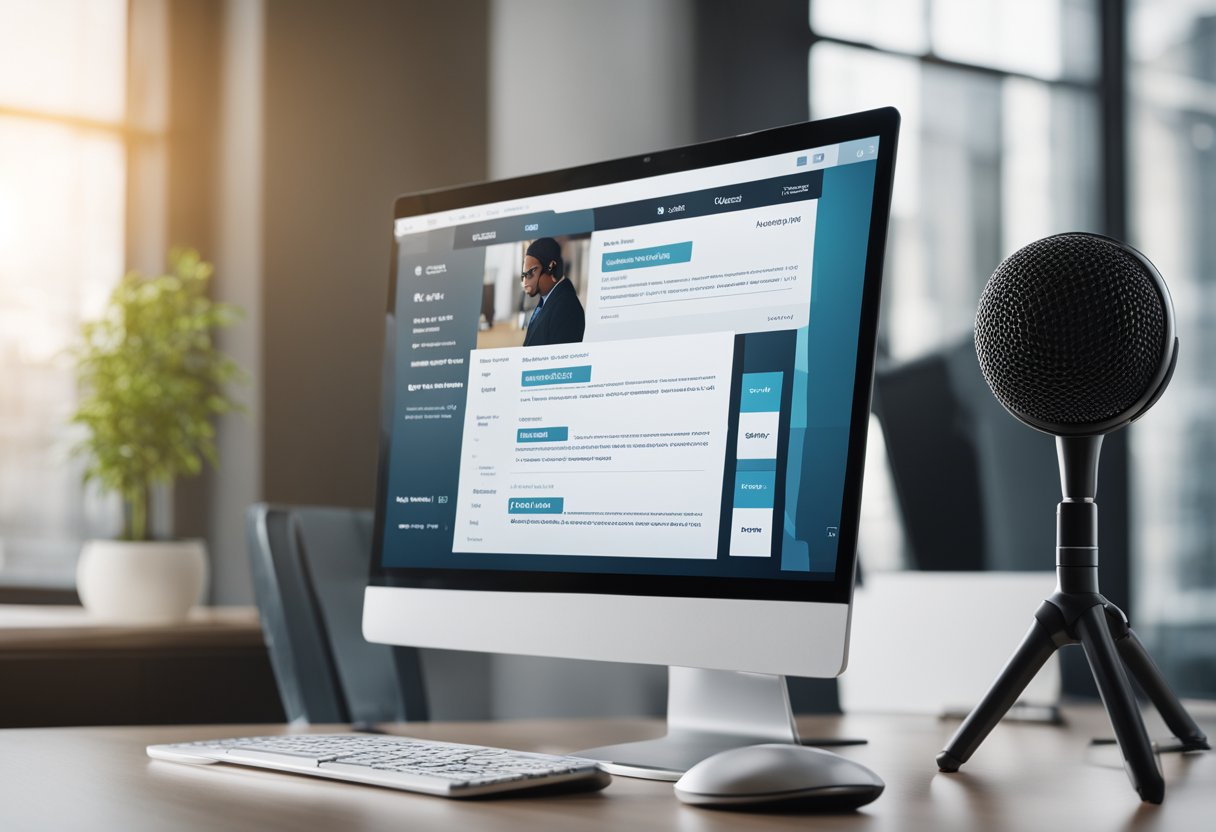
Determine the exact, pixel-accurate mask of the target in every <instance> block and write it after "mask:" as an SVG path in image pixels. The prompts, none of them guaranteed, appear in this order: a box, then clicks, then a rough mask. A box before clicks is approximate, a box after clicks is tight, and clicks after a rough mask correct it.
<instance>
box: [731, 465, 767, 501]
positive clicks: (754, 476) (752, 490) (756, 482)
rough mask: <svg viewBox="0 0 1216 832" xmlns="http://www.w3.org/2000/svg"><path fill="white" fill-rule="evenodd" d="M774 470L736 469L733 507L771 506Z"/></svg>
mask: <svg viewBox="0 0 1216 832" xmlns="http://www.w3.org/2000/svg"><path fill="white" fill-rule="evenodd" d="M776 479H777V473H776V472H775V471H736V472H735V508H772V507H773V493H774V492H773V484H774V482H775V481H776Z"/></svg>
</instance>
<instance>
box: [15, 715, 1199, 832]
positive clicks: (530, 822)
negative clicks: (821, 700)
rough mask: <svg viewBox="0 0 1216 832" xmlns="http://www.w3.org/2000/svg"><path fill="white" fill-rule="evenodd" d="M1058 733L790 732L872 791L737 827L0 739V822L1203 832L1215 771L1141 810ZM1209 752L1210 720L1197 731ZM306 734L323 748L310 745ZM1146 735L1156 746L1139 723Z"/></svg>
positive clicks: (74, 735)
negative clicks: (951, 765)
mask: <svg viewBox="0 0 1216 832" xmlns="http://www.w3.org/2000/svg"><path fill="white" fill-rule="evenodd" d="M1067 713H1068V717H1069V726H1068V727H1066V728H1053V727H1049V726H1042V725H1016V724H1005V725H1001V726H999V727H998V728H997V729H996V730H995V731H994V732H993V734H992V735H991V736H990V737H989V738H988V741H987V742H986V743H985V744H984V746H982V747H981V748H980V750H979V752H977V754H976V756H975V757H974V758H973V759H972V760H971V762H970V763H968V765H967V766H966V767H964V769H963V771H962V772H961V773H959V774H953V775H947V774H940V773H938V771H937V769H936V766H935V765H934V761H933V759H934V755H935V754H936V753H937V751H938V750H939V749H941V747H942V745H943V743H944V742H945V740H946V739H947V737H948V735H949V733H950V732H951V731H952V730H953V728H954V727H955V723H952V722H941V721H938V720H936V719H932V718H928V717H907V716H898V717H897V716H851V717H840V718H837V717H816V718H808V719H802V720H800V726H801V728H802V731H803V734H804V735H805V736H812V735H816V736H855V735H861V736H865V737H868V738H869V740H870V743H869V745H865V746H855V747H846V748H842V749H840V751H841V753H842V754H845V755H847V756H849V757H852V758H854V759H857V760H859V761H861V762H863V763H865V764H867V765H869V766H870V767H872V768H873V769H874V770H876V771H877V772H878V773H879V774H880V776H882V777H883V778H884V779H885V780H886V782H887V790H886V792H885V793H884V794H883V795H882V797H880V798H879V799H878V800H877V801H876V802H874V803H872V804H870V805H869V806H867V807H865V808H864V809H863V810H862V811H860V812H857V813H853V814H846V815H826V816H807V815H748V814H743V813H736V812H720V811H712V810H705V809H696V808H693V807H690V806H684V805H682V804H680V803H679V802H678V801H677V800H676V799H675V797H674V796H673V794H672V791H671V784H670V783H659V782H653V781H644V780H634V779H630V778H625V777H617V778H615V779H614V781H613V783H612V785H611V786H609V787H608V788H607V789H606V790H605V791H603V792H600V793H598V794H590V795H586V794H584V795H562V796H552V797H544V798H511V799H507V800H493V801H479V802H467V803H462V802H459V801H453V800H443V799H440V798H433V797H425V796H421V795H412V794H407V793H401V792H394V791H390V790H387V789H377V788H372V787H366V786H357V785H353V784H347V783H337V782H330V781H325V780H319V779H313V778H304V777H296V776H292V775H287V774H278V773H274V772H265V771H257V770H248V769H240V768H236V767H221V766H211V767H197V768H196V767H191V766H182V765H177V764H173V763H165V762H159V761H152V760H149V759H147V757H146V756H145V755H144V751H143V749H144V746H145V745H147V744H150V743H161V742H176V741H183V740H189V739H202V738H206V737H218V736H240V735H249V734H256V733H282V732H283V731H284V730H285V728H284V727H283V726H249V725H245V726H236V727H234V726H215V725H212V726H184V727H164V726H161V727H141V728H127V727H124V728H49V729H48V728H40V729H13V730H5V731H0V748H3V753H2V754H0V784H2V785H0V818H2V819H3V827H4V829H5V830H18V829H21V830H24V829H77V828H79V829H114V830H144V829H174V830H179V832H190V830H194V829H216V828H223V829H225V830H274V829H284V830H293V832H296V831H297V830H310V829H324V830H340V829H341V830H347V829H351V830H376V829H385V830H390V829H391V830H394V831H395V832H396V831H398V830H402V829H409V830H411V832H416V830H427V829H436V830H439V829H442V830H457V829H490V830H529V831H531V830H537V829H560V830H597V829H604V830H630V829H635V830H641V829H678V830H682V832H713V831H714V830H721V829H747V830H749V831H750V830H765V829H794V828H799V829H806V828H816V829H848V830H866V832H880V831H881V830H899V832H912V831H914V830H921V829H923V830H934V832H941V831H942V830H968V832H971V831H972V830H979V829H983V830H994V831H995V832H1006V830H1008V831H1009V832H1013V830H1023V829H1025V830H1035V831H1036V832H1041V830H1045V829H1073V830H1091V829H1092V830H1167V829H1169V830H1182V829H1199V828H1208V826H1209V825H1210V824H1211V822H1212V817H1213V816H1216V753H1206V754H1190V755H1178V754H1167V755H1163V756H1162V758H1161V760H1162V766H1163V770H1164V772H1165V778H1166V784H1167V786H1166V788H1167V793H1166V799H1165V803H1164V805H1162V806H1149V805H1145V804H1141V803H1140V801H1139V799H1138V798H1137V797H1136V795H1135V793H1134V792H1133V791H1132V789H1131V787H1130V786H1129V785H1128V781H1127V777H1126V776H1125V775H1124V773H1123V770H1122V766H1121V764H1120V757H1119V753H1118V750H1117V749H1115V748H1113V747H1097V748H1094V747H1090V745H1089V743H1088V740H1089V738H1090V737H1091V736H1092V735H1095V734H1104V733H1106V731H1108V730H1109V729H1108V725H1107V723H1106V721H1105V715H1104V714H1102V713H1101V712H1100V711H1099V710H1097V709H1096V708H1092V707H1090V708H1082V709H1071V710H1069V711H1068V712H1067ZM1196 717H1197V718H1198V719H1199V721H1200V723H1201V724H1202V725H1203V727H1204V729H1205V730H1206V731H1207V732H1208V733H1209V735H1211V734H1214V733H1216V731H1214V730H1213V728H1216V711H1214V710H1212V709H1211V708H1208V709H1207V710H1206V711H1204V712H1200V713H1197V714H1196ZM313 730H317V731H320V730H323V729H322V728H321V727H317V728H315V729H313ZM661 731H662V725H661V723H659V722H657V721H655V720H641V719H638V720H632V719H611V720H577V721H576V720H560V721H557V720H554V721H509V722H498V723H431V724H422V723H419V724H414V725H405V726H400V728H399V729H398V731H397V732H398V733H406V734H411V735H415V736H421V737H430V738H435V739H443V740H453V741H463V742H473V743H483V744H487V745H499V746H506V747H511V748H519V749H530V750H538V751H549V752H566V751H573V750H576V749H578V748H585V747H590V746H595V745H601V744H604V743H607V742H620V741H627V740H631V739H644V738H648V737H653V736H656V735H657V734H659V733H661ZM1150 731H1151V732H1153V733H1154V734H1155V735H1157V734H1163V733H1164V731H1163V730H1162V727H1161V725H1160V723H1159V721H1157V720H1156V719H1155V718H1151V719H1150Z"/></svg>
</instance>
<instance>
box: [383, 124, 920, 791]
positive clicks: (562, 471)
mask: <svg viewBox="0 0 1216 832" xmlns="http://www.w3.org/2000/svg"><path fill="white" fill-rule="evenodd" d="M898 127H899V116H898V113H896V111H894V110H892V109H883V110H874V111H870V112H865V113H860V114H856V115H850V116H844V117H841V118H834V119H828V120H824V121H819V122H813V123H808V124H802V125H795V126H790V127H784V128H778V129H775V130H768V131H764V132H760V133H755V134H750V135H745V136H740V137H735V138H730V139H725V140H721V141H714V142H709V143H706V144H701V145H696V146H691V147H686V148H680V149H676V150H669V151H664V152H661V153H655V154H652V155H648V156H636V157H633V158H628V159H621V160H617V161H611V162H604V163H601V164H594V165H587V166H584V167H579V168H572V169H568V170H561V171H556V172H551V173H543V174H538V175H534V176H526V177H522V178H517V179H510V180H505V181H498V182H491V183H485V184H477V185H469V186H463V187H457V188H450V189H445V190H440V191H432V192H428V193H422V194H415V195H409V196H403V197H401V198H399V199H398V200H397V202H396V205H395V216H394V224H393V249H392V251H393V253H392V265H391V274H390V281H389V288H388V304H387V311H386V321H385V324H386V326H385V351H384V365H383V368H384V372H383V378H384V393H383V408H382V419H383V421H382V433H381V452H380V462H379V480H378V492H377V493H378V497H377V505H376V526H375V541H374V550H373V555H372V568H371V574H370V579H369V586H368V588H367V590H366V594H365V599H364V612H363V631H364V635H365V636H366V638H367V639H368V640H370V641H373V642H380V643H386V644H398V645H415V646H421V647H434V648H447V649H458V650H476V651H489V652H504V653H518V654H531V655H542V656H555V657H570V658H579V659H597V660H612V661H625V662H639V663H650V664H660V665H667V666H669V667H670V668H671V671H670V674H671V675H670V689H669V707H668V717H667V719H668V734H667V736H666V737H665V738H663V739H660V740H655V741H651V742H648V743H636V744H631V745H624V746H613V747H609V748H601V749H591V750H588V751H583V752H580V755H581V756H589V757H592V758H594V759H597V760H601V761H603V762H604V765H605V767H606V768H607V769H608V770H609V771H613V772H617V773H625V774H632V775H635V776H646V777H653V778H657V779H675V778H677V777H679V776H680V774H681V773H682V772H684V771H685V770H687V769H688V768H689V767H691V766H692V765H693V764H695V763H696V762H698V761H699V760H701V759H704V758H705V757H708V756H710V755H711V754H713V753H715V752H717V751H720V750H723V749H725V748H730V747H734V746H742V745H750V744H754V743H758V742H774V741H777V742H797V741H798V737H797V733H796V729H795V728H794V724H793V718H792V714H791V712H790V706H789V699H788V695H787V693H786V689H785V684H784V678H783V677H784V676H785V675H801V676H815V677H832V676H835V675H837V674H839V673H840V672H841V671H842V670H843V669H844V667H845V663H846V659H847V655H848V638H849V618H850V601H851V596H852V589H853V578H854V571H855V566H856V545H855V544H856V539H857V524H858V505H859V501H860V495H861V484H862V483H861V477H862V468H863V459H864V454H865V441H866V427H867V423H868V419H869V413H870V394H871V384H872V376H873V368H874V352H875V334H876V328H877V318H878V306H879V286H880V279H881V274H882V267H883V253H884V248H885V239H886V231H887V221H888V214H889V205H890V197H891V181H892V172H893V167H894V161H895V150H896V140H897V134H898Z"/></svg>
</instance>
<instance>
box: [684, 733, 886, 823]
mask: <svg viewBox="0 0 1216 832" xmlns="http://www.w3.org/2000/svg"><path fill="white" fill-rule="evenodd" d="M885 787H886V784H885V783H884V782H883V781H882V779H881V778H880V777H879V776H878V775H877V774H875V773H874V772H872V771H870V770H869V769H868V768H866V767H865V766H863V765H861V764H860V763H855V762H853V761H852V760H850V759H848V758H846V757H841V756H840V755H839V754H833V753H832V752H831V751H824V750H823V749H821V748H810V747H807V746H804V745H793V744H791V743H766V744H764V745H750V746H746V747H743V748H732V749H729V750H727V751H722V752H720V753H718V754H715V755H713V756H712V757H708V758H706V759H704V760H702V761H701V762H699V763H697V764H696V765H695V766H693V767H692V768H690V769H689V770H688V771H687V772H685V773H684V776H683V777H681V778H680V779H679V780H678V781H676V797H678V798H679V799H680V800H682V801H684V802H685V803H691V804H693V805H695V806H711V807H714V808H721V809H747V810H755V809H770V810H772V809H778V810H780V809H788V810H801V811H828V812H839V811H846V810H849V809H856V808H857V807H858V806H864V805H865V804H867V803H869V802H870V801H871V800H874V799H875V798H876V797H878V796H879V795H880V794H882V790H883V789H884V788H885Z"/></svg>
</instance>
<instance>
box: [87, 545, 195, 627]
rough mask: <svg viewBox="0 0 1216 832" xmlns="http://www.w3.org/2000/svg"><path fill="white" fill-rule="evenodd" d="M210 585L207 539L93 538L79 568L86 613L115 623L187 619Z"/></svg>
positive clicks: (146, 622)
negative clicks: (138, 539)
mask: <svg viewBox="0 0 1216 832" xmlns="http://www.w3.org/2000/svg"><path fill="white" fill-rule="evenodd" d="M206 586H207V549H206V547H205V546H204V545H203V541H201V540H167V541H160V540H149V541H134V540H90V541H88V542H87V543H85V544H84V548H83V549H82V550H81V552H80V562H79V563H78V564H77V565H76V591H77V592H79V593H80V601H81V603H83V604H84V606H85V609H87V610H88V611H89V613H90V614H92V615H93V616H95V617H97V618H99V619H103V620H105V621H113V622H115V623H128V624H165V623H171V622H174V621H182V620H184V619H185V618H186V614H187V613H188V612H189V611H190V608H191V607H193V606H194V605H195V604H197V603H198V602H199V600H200V598H201V597H202V593H203V590H204V589H205V588H206Z"/></svg>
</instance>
